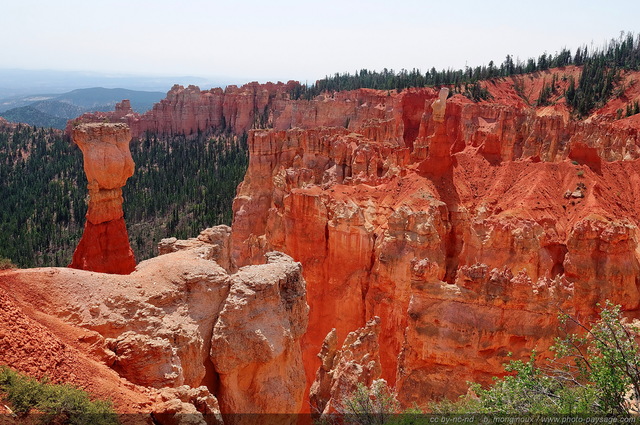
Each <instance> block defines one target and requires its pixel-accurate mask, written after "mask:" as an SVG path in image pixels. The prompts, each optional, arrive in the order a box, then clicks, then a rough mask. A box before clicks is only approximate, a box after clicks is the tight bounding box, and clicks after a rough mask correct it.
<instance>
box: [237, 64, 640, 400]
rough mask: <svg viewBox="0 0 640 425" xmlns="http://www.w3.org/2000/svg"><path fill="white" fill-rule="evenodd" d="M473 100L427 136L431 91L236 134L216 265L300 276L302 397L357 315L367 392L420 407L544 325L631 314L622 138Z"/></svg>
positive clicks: (346, 100) (596, 119)
mask: <svg viewBox="0 0 640 425" xmlns="http://www.w3.org/2000/svg"><path fill="white" fill-rule="evenodd" d="M558 72H560V71H558ZM566 72H576V70H575V69H568V70H567V71H566ZM488 87H489V89H490V91H492V92H493V93H494V100H493V101H489V102H481V103H473V102H471V101H470V100H468V99H466V98H464V97H463V96H460V95H455V96H453V97H452V98H450V99H448V100H447V101H446V111H445V115H444V117H443V119H442V121H438V120H437V119H434V116H433V115H434V113H433V109H432V104H433V102H434V101H435V100H436V97H437V93H436V91H435V90H433V89H410V90H406V91H404V92H402V93H400V94H394V93H392V94H391V95H389V93H387V92H377V91H372V90H358V91H354V92H348V93H339V94H336V95H333V96H331V97H329V96H327V97H319V98H317V99H315V100H314V101H311V102H306V101H300V102H299V101H296V102H290V103H288V104H287V105H289V106H290V107H291V108H292V109H291V110H294V109H296V110H297V111H299V110H300V108H301V107H302V106H303V105H304V108H303V109H304V111H306V112H303V113H302V114H301V115H302V117H303V118H301V119H299V120H298V121H295V122H296V123H297V124H296V126H297V127H300V128H292V129H286V128H287V126H288V125H291V123H292V122H291V121H289V118H288V117H289V115H286V114H285V113H282V112H278V113H279V114H280V115H278V113H276V111H274V121H273V127H274V128H273V129H267V130H252V131H251V132H250V134H249V145H250V155H251V156H250V164H249V169H248V171H247V174H246V176H245V180H244V182H243V183H242V184H241V185H240V187H239V189H238V194H237V197H236V200H235V202H234V223H233V234H232V258H233V260H234V261H235V262H236V264H237V265H238V266H242V265H245V264H252V263H255V262H256V261H258V260H259V259H260V258H261V257H262V255H263V254H264V252H266V251H269V250H274V249H275V250H281V251H283V252H286V253H287V254H289V255H291V256H292V257H293V258H294V259H296V260H297V261H300V262H301V263H302V265H303V270H304V275H305V279H306V281H307V284H308V288H307V291H308V294H309V305H310V318H309V330H308V332H307V333H306V335H305V345H304V346H305V347H306V351H305V353H304V355H305V365H306V372H307V379H308V381H309V382H311V380H313V378H314V376H315V373H316V370H317V369H318V367H319V366H320V362H319V361H318V359H317V358H316V355H317V353H318V352H320V349H321V345H322V341H323V339H324V338H325V336H326V335H327V333H328V332H329V331H330V330H331V329H332V328H335V329H336V333H337V343H338V344H342V341H343V340H344V338H345V337H346V335H347V334H348V333H349V332H352V331H354V330H356V329H358V328H360V327H362V326H364V325H365V322H366V321H367V320H369V319H371V318H372V317H373V316H378V317H380V335H379V339H380V346H381V347H384V349H383V350H381V351H380V358H381V364H382V377H383V378H385V379H386V380H388V381H389V382H390V383H392V384H395V385H396V386H397V390H398V391H399V396H400V398H401V399H402V400H403V401H404V402H405V403H411V402H418V403H421V402H424V401H425V400H427V399H429V398H430V397H434V396H435V397H440V396H443V395H448V396H453V395H455V394H460V393H462V392H464V391H466V381H468V380H480V381H483V382H487V381H488V380H489V377H490V376H494V375H496V374H500V373H501V372H502V371H503V369H502V366H501V365H502V363H504V361H505V356H506V354H507V353H508V352H513V353H514V354H515V355H516V356H521V355H526V354H527V353H528V352H530V350H531V349H533V348H536V347H537V348H538V349H541V350H544V349H545V348H546V347H548V346H549V345H550V344H551V342H552V340H553V336H554V335H555V332H556V327H557V323H556V315H557V313H558V311H559V309H560V308H562V309H563V310H565V311H568V312H572V313H576V314H581V315H590V314H593V312H594V310H595V308H596V303H597V302H601V301H603V300H604V299H611V300H612V301H613V302H615V303H619V304H622V305H623V307H624V309H625V310H627V311H628V312H629V314H636V311H637V309H638V307H639V305H640V295H639V292H638V285H637V280H638V277H639V272H640V263H639V257H638V254H637V252H636V248H637V247H638V242H637V240H638V239H637V226H638V219H637V211H638V208H639V207H640V204H638V199H639V196H640V193H639V192H638V191H639V189H638V187H640V186H638V184H637V183H638V182H639V179H640V172H639V171H638V157H639V156H640V151H639V146H640V140H639V134H638V127H637V126H628V125H627V126H625V125H622V124H623V122H625V121H630V120H631V118H627V119H625V120H620V121H614V120H613V119H612V117H611V116H609V115H607V114H606V113H599V112H598V113H597V114H596V115H594V116H592V117H589V119H586V120H582V121H576V120H571V119H569V114H568V111H567V109H566V107H565V106H563V104H562V102H561V101H558V103H557V104H556V105H555V106H553V107H544V108H535V107H532V106H528V103H527V102H526V101H525V100H524V99H523V98H521V97H519V96H518V95H517V94H516V93H515V91H514V89H513V81H511V82H510V81H508V80H501V81H497V82H495V84H494V85H493V86H488ZM338 99H339V100H338ZM297 102H299V103H297ZM305 102H306V103H305ZM330 102H335V105H336V106H337V109H334V108H335V107H336V106H333V107H332V106H327V110H326V111H327V112H323V111H325V110H324V109H323V108H325V105H327V104H329V103H330ZM338 105H339V106H338ZM305 108H306V109H305ZM281 110H282V111H286V110H288V109H287V108H286V107H285V108H283V109H281ZM336 110H337V111H339V113H340V114H341V118H342V120H344V123H339V122H336V117H335V115H334V114H335V111H336ZM308 111H314V113H313V114H311V116H313V119H310V120H307V121H305V118H304V117H306V118H308V117H309V116H310V115H309V114H308V113H307V112H308ZM283 117H287V118H286V119H285V118H283ZM278 118H282V119H283V120H284V121H281V122H282V123H284V124H283V125H279V124H278V123H280V121H278ZM347 124H348V125H347ZM345 126H347V127H348V128H345Z"/></svg>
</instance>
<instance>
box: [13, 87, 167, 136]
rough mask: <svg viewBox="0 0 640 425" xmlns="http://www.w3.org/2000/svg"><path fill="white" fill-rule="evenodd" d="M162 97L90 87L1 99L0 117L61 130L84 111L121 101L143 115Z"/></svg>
mask: <svg viewBox="0 0 640 425" xmlns="http://www.w3.org/2000/svg"><path fill="white" fill-rule="evenodd" d="M164 97H165V93H163V92H148V91H139V90H128V89H107V88H104V87H93V88H88V89H77V90H73V91H70V92H68V93H63V94H53V95H51V94H49V95H47V94H43V95H29V96H21V97H14V98H10V99H3V100H1V101H0V116H1V117H3V118H5V119H6V120H8V121H12V122H22V123H25V124H30V125H36V126H51V127H54V128H64V126H65V125H66V122H67V120H69V119H71V118H75V117H77V116H79V115H81V114H83V113H84V112H94V111H110V110H113V108H114V106H115V104H116V103H118V102H120V101H121V100H122V99H129V100H130V101H131V107H132V108H133V110H134V111H136V112H139V113H144V112H146V111H147V110H149V109H151V108H152V107H153V104H154V103H157V102H159V101H160V100H161V99H163V98H164ZM46 123H51V124H46Z"/></svg>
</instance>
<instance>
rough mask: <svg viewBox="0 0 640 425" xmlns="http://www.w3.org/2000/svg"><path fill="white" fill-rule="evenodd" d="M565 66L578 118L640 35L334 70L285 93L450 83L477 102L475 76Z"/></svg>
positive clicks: (600, 95) (633, 58)
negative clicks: (467, 58)
mask: <svg viewBox="0 0 640 425" xmlns="http://www.w3.org/2000/svg"><path fill="white" fill-rule="evenodd" d="M570 65H575V66H582V67H583V72H582V73H581V76H580V79H579V81H571V82H570V85H569V88H568V89H567V91H566V92H565V93H564V95H565V97H566V100H567V103H568V104H569V105H570V106H571V107H572V109H573V111H574V113H575V115H576V117H578V118H580V117H583V116H585V115H587V114H588V113H589V112H590V111H591V110H593V109H594V108H596V107H598V106H600V105H602V104H603V103H604V102H606V100H607V99H608V98H609V97H610V96H612V94H613V92H614V88H615V87H616V83H617V82H618V80H619V77H620V75H621V72H623V71H629V70H639V69H640V35H638V36H636V35H634V33H631V32H629V33H625V32H621V33H620V36H619V37H618V38H617V39H612V40H610V41H609V42H607V43H605V45H603V46H602V47H600V48H594V47H593V46H591V47H589V46H586V45H585V46H582V47H579V48H577V49H576V51H575V52H571V50H569V49H566V48H563V49H561V50H560V51H559V52H556V53H555V54H550V53H546V52H545V53H543V54H542V55H540V56H539V57H537V58H529V59H527V60H524V61H523V60H520V59H518V58H514V57H513V56H511V55H507V56H506V57H505V59H504V61H503V62H501V63H497V62H494V61H490V62H489V63H488V64H487V65H481V66H476V67H466V68H465V69H458V70H455V69H443V70H437V69H436V68H431V69H430V70H429V71H427V72H424V73H423V72H422V71H420V70H419V69H416V68H414V69H412V70H411V71H408V70H406V69H402V70H400V71H398V72H396V71H394V70H393V69H386V68H385V69H383V70H382V71H371V70H367V69H361V70H359V71H356V72H355V73H353V74H351V73H348V72H345V73H336V74H334V75H332V76H326V77H325V78H323V79H321V80H318V81H316V83H315V84H313V85H309V86H306V85H299V86H296V87H294V88H293V90H292V92H291V97H292V98H294V99H299V98H304V99H311V98H313V97H314V96H317V95H319V94H321V93H323V92H327V91H328V92H334V91H341V90H355V89H360V88H371V89H377V90H403V89H406V88H409V87H437V86H451V87H452V88H453V93H461V94H463V95H465V96H467V97H469V98H470V99H472V100H474V101H476V102H477V101H481V100H489V99H490V94H489V93H488V91H487V90H486V89H484V88H483V87H481V85H480V84H479V82H480V81H486V80H491V79H494V78H506V77H510V76H513V75H521V74H528V73H535V72H539V71H546V70H548V69H552V68H561V67H566V66H570Z"/></svg>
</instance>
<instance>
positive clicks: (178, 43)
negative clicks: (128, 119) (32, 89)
mask: <svg viewBox="0 0 640 425" xmlns="http://www.w3.org/2000/svg"><path fill="white" fill-rule="evenodd" d="M3 6H4V7H3V13H2V14H1V15H0V37H2V39H4V40H7V41H8V40H11V42H7V43H5V46H3V63H2V65H1V66H2V67H3V68H4V69H24V70H60V71H64V72H89V73H91V72H97V73H101V74H113V75H143V76H157V77H164V76H194V77H202V78H204V79H215V80H218V79H221V80H222V79H224V80H228V84H229V83H230V84H242V83H243V82H248V81H258V82H266V81H272V82H277V81H282V82H286V81H288V80H296V81H300V82H301V83H303V84H304V83H307V84H311V83H313V82H315V81H316V80H318V79H321V78H324V77H325V76H327V75H333V74H335V73H344V72H350V73H353V72H354V71H356V70H359V69H369V70H377V71H380V70H383V69H384V68H387V69H394V70H396V71H399V70H401V69H403V68H404V69H407V70H411V69H413V68H417V69H420V70H421V71H422V72H425V71H427V70H429V69H431V68H432V67H435V68H436V69H438V70H441V69H447V68H452V69H463V68H464V67H465V66H467V65H468V66H481V65H487V64H488V63H489V61H492V60H493V61H494V62H496V63H501V62H503V61H504V58H505V56H506V55H512V56H513V57H514V58H519V59H521V60H526V59H527V58H529V57H538V56H539V55H541V54H543V53H544V52H547V53H555V52H556V51H559V50H561V49H562V48H568V49H570V50H571V51H572V52H573V51H575V49H576V48H577V47H579V46H582V45H591V43H593V44H594V45H595V46H600V45H601V44H602V43H604V42H605V41H607V40H610V39H612V38H617V37H618V36H619V34H620V31H632V32H636V33H637V32H638V28H637V26H638V23H637V16H640V2H635V1H633V2H632V1H630V0H622V1H621V2H618V3H616V6H615V7H611V6H609V5H606V4H603V3H602V2H599V1H596V0H583V1H577V0H565V1H551V0H539V1H538V2H536V3H535V4H534V5H531V6H523V5H521V4H517V6H514V3H513V2H506V1H503V0H487V1H485V2H475V1H472V0H460V1H458V2H456V3H455V6H451V5H449V4H445V3H444V2H442V1H438V2H436V1H431V0H399V1H398V2H396V3H394V4H393V5H391V4H389V3H388V2H385V1H382V0H367V1H364V0H353V1H350V2H344V1H338V0H325V1H323V2H321V3H304V2H303V3H301V2H295V1H293V0H274V1H272V2H259V1H257V0H238V1H237V2H221V1H216V0H214V1H210V0H185V1H183V2H180V3H179V4H178V3H176V2H173V1H170V0H154V1H152V0H137V1H136V2H127V1H125V0H113V1H112V2H110V3H109V4H108V5H105V4H98V3H95V2H84V1H81V0H66V1H65V2H64V4H63V5H61V4H59V2H44V3H43V2H40V1H37V0H22V1H20V2H9V3H8V4H6V5H3ZM0 86H3V84H2V81H0Z"/></svg>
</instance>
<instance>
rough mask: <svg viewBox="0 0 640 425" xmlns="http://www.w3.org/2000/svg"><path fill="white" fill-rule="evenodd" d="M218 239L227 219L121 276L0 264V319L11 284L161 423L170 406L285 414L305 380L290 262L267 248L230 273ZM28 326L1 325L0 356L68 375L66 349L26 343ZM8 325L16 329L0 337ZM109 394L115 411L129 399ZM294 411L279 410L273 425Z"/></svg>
mask: <svg viewBox="0 0 640 425" xmlns="http://www.w3.org/2000/svg"><path fill="white" fill-rule="evenodd" d="M229 235H230V229H229V227H228V226H217V227H215V228H211V229H206V230H205V231H203V232H202V233H201V234H200V236H199V237H198V239H193V240H190V241H178V240H171V239H169V240H165V241H163V246H164V247H165V249H166V251H167V252H168V253H167V254H164V255H161V256H159V257H156V258H153V259H150V260H147V261H144V262H142V263H140V264H139V265H138V267H137V268H136V270H135V271H134V272H133V273H131V274H130V275H127V276H121V275H116V274H105V273H96V272H90V271H85V270H74V269H69V268H43V269H27V270H12V271H6V272H2V273H0V307H3V309H6V310H7V311H9V313H8V314H9V316H7V314H4V313H2V312H0V318H7V320H10V319H11V318H14V317H19V315H18V314H17V313H15V314H14V313H13V311H12V310H11V309H9V308H8V307H6V306H5V304H6V303H9V301H6V300H5V299H8V296H7V295H5V294H6V293H7V292H9V291H10V292H11V294H12V296H13V297H14V298H15V300H16V301H12V302H13V303H15V304H19V305H22V306H24V308H25V309H26V310H28V311H29V312H30V313H31V314H32V315H33V316H35V317H36V318H37V319H38V321H41V322H44V323H45V324H46V325H47V326H49V327H57V328H60V327H61V325H60V324H58V323H63V324H64V327H63V330H62V331H61V332H60V333H61V334H63V335H67V336H68V339H69V340H70V341H72V343H73V344H74V345H80V344H79V343H80V342H82V350H83V351H84V357H87V358H88V359H85V358H84V357H83V359H82V361H85V363H86V362H89V363H91V362H93V363H97V362H100V363H103V364H106V365H107V366H109V367H111V369H113V370H114V371H116V372H118V374H119V375H120V377H121V380H122V381H123V382H127V384H128V385H129V387H131V388H134V389H135V390H136V391H138V392H140V391H141V392H142V393H143V394H142V395H140V396H139V397H138V400H140V399H141V401H140V403H144V402H145V397H146V404H144V405H143V406H139V407H140V409H138V410H139V411H147V412H149V411H151V412H156V413H158V414H162V415H164V416H163V417H165V419H166V421H164V420H163V421H162V422H161V423H176V422H171V420H172V419H171V418H172V417H173V415H174V414H176V413H193V414H195V415H196V418H195V419H194V422H193V423H205V422H197V421H196V419H198V418H199V416H198V415H199V414H208V413H216V412H221V413H222V414H234V413H239V412H241V413H257V414H261V413H289V414H292V415H293V414H295V413H297V412H299V411H300V410H301V408H302V404H303V396H304V392H305V388H306V381H305V374H304V367H303V364H302V350H301V339H302V335H303V334H304V333H305V331H306V327H307V317H308V306H307V303H306V292H305V282H304V279H303V278H302V271H301V267H300V264H299V263H296V262H294V261H293V260H292V259H291V258H290V257H288V256H287V255H284V254H282V253H276V252H272V253H268V254H267V256H266V258H267V264H262V265H255V266H248V267H244V268H242V269H240V270H239V271H238V272H237V273H231V274H230V273H229V272H228V271H227V270H225V269H224V268H223V267H221V266H220V264H218V262H217V261H219V262H220V263H224V262H225V247H228V246H229ZM214 259H216V260H217V261H216V260H214ZM226 262H227V263H228V254H227V255H226ZM263 262H264V261H263ZM3 311H4V310H3ZM5 316H6V317H5ZM16 320H17V319H16ZM27 320H28V319H27ZM32 322H33V320H32ZM52 323H53V324H56V325H55V326H52V325H51V324H52ZM34 326H35V325H34ZM27 328H28V326H27V325H24V324H22V322H19V324H18V325H15V324H14V321H12V322H11V323H9V322H7V324H6V325H4V326H3V325H0V343H4V342H6V343H7V345H8V347H9V349H7V350H0V361H1V362H3V363H4V364H8V365H10V366H12V367H15V368H18V369H19V370H23V371H26V372H30V373H33V372H34V371H35V372H36V375H37V376H42V374H44V373H48V374H49V376H54V377H56V379H58V378H60V379H67V378H68V376H69V375H70V374H71V373H72V372H73V371H74V370H75V369H74V367H73V362H74V361H75V360H74V359H75V357H73V355H76V354H74V353H73V352H70V351H69V350H68V349H65V343H64V342H61V341H57V340H55V339H54V340H53V341H52V342H49V340H48V339H47V340H46V341H45V342H46V343H47V344H48V345H47V346H46V347H37V346H34V344H35V342H34V338H32V337H31V336H30V334H25V335H21V332H26V331H27ZM16 329H21V332H18V335H16V336H15V337H14V336H12V337H11V338H7V339H6V340H3V338H4V335H5V334H7V333H9V332H11V333H13V332H14V331H15V330H16ZM34 329H35V330H32V331H31V332H32V333H38V332H39V333H40V334H42V333H43V332H45V333H46V330H45V331H41V330H39V328H34ZM47 338H48V337H47ZM49 346H50V347H49ZM55 350H61V352H60V353H59V354H56V353H55V352H53V351H55ZM87 353H88V354H87ZM22 355H24V356H26V357H27V358H24V359H22V358H20V356H22ZM32 357H33V358H32ZM76 357H77V355H76ZM57 358H58V361H56V359H57ZM38 363H40V364H42V365H43V367H42V370H38V366H37V365H38ZM83 364H84V363H83ZM103 369H104V368H103ZM100 373H105V372H104V371H103V370H101V371H100ZM111 374H112V379H113V377H115V376H117V375H115V373H113V371H111ZM83 376H84V375H83ZM71 381H72V382H78V380H75V379H71ZM103 381H104V380H103ZM80 382H81V383H84V381H80ZM105 385H109V386H111V387H112V386H113V385H114V384H113V383H112V382H107V383H106V384H105ZM121 385H122V384H121ZM134 392H135V391H134ZM100 394H103V392H100ZM125 395H126V393H125ZM123 397H124V396H123ZM117 401H118V406H117V407H118V408H119V409H120V411H124V412H130V411H132V410H131V409H132V407H131V406H130V403H125V402H123V401H122V400H120V399H118V400H117ZM218 402H219V405H218ZM218 406H219V407H218ZM134 411H135V410H134ZM156 416H157V415H156ZM229 418H230V419H229V420H227V421H225V423H227V424H229V423H261V422H262V421H267V422H265V423H270V422H268V420H269V416H264V417H256V416H248V417H245V418H244V419H243V417H242V416H237V417H234V416H233V415H231V416H230V417H229ZM156 419H157V418H156ZM208 419H209V418H208ZM295 419H296V418H295V417H294V416H291V417H290V418H287V417H286V416H285V417H283V420H282V421H281V423H283V424H286V423H293V422H295ZM198 420H199V419H198ZM243 421H244V422H243Z"/></svg>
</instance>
